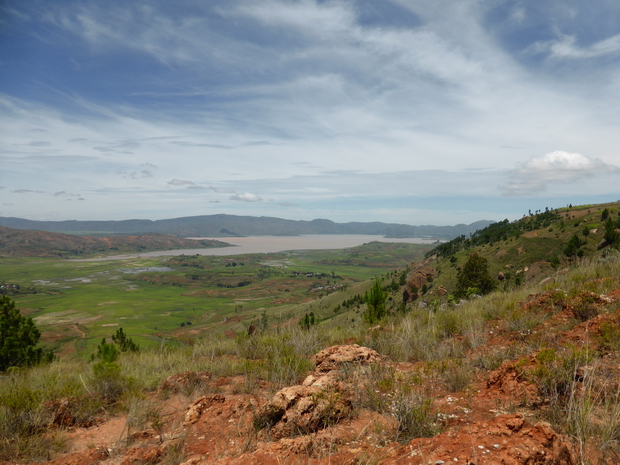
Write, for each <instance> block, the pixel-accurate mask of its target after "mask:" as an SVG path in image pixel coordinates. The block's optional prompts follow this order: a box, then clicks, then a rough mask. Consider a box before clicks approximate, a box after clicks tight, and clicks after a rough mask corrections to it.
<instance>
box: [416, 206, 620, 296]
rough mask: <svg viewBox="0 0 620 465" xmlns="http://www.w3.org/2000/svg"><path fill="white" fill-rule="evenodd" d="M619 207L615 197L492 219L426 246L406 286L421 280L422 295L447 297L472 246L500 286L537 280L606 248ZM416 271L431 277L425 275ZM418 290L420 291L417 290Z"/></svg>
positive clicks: (614, 229) (615, 230)
mask: <svg viewBox="0 0 620 465" xmlns="http://www.w3.org/2000/svg"><path fill="white" fill-rule="evenodd" d="M619 212H620V203H609V204H602V205H586V206H581V207H577V206H576V207H571V208H562V209H558V210H548V211H545V212H535V213H533V214H531V215H527V216H524V217H523V218H522V219H520V220H518V221H514V222H508V221H507V220H506V221H502V222H498V223H494V224H492V225H490V226H488V227H486V228H484V229H481V230H479V231H477V232H475V233H474V234H472V235H471V237H465V236H459V237H457V238H455V239H453V240H451V241H449V242H445V243H443V244H441V245H439V246H437V247H436V248H435V249H433V250H432V251H430V252H428V253H427V254H426V260H424V261H421V262H419V263H417V264H416V265H415V266H414V267H413V272H414V273H412V274H414V275H415V274H416V273H415V271H416V270H417V271H418V273H417V274H418V277H417V278H416V279H413V278H412V279H410V281H409V284H408V286H407V289H408V291H409V292H411V291H412V288H414V287H417V288H418V289H421V288H422V285H423V284H426V288H427V290H428V291H427V293H425V298H426V300H432V299H433V298H440V299H441V300H442V301H446V300H447V299H448V298H449V296H450V294H453V293H454V291H455V288H456V281H457V276H458V273H459V270H461V268H462V266H463V265H464V263H465V262H466V261H467V259H468V257H469V255H470V254H471V253H472V252H473V251H476V252H477V253H478V254H479V255H480V256H482V257H484V258H485V259H486V260H487V262H488V269H489V273H490V275H491V276H492V277H493V278H494V279H495V282H496V285H497V288H499V289H503V290H509V289H514V288H518V287H519V286H521V285H522V284H524V283H533V282H540V281H541V280H543V279H545V278H546V277H547V276H550V275H552V274H554V273H556V272H562V271H563V270H566V269H567V268H568V267H571V266H573V265H574V264H575V263H576V262H578V261H579V260H580V259H581V258H583V257H599V256H604V254H606V253H608V252H609V251H610V249H611V248H612V247H610V246H611V245H612V244H611V243H610V241H609V240H608V237H609V236H614V235H615V236H616V237H617V236H618V234H619V233H620V229H619V228H620V217H619ZM606 238H607V239H606ZM421 274H428V277H430V278H431V279H430V280H429V281H424V280H423V279H421V277H420V275H421ZM417 294H418V296H422V293H421V292H418V293H417Z"/></svg>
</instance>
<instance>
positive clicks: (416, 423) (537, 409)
mask: <svg viewBox="0 0 620 465" xmlns="http://www.w3.org/2000/svg"><path fill="white" fill-rule="evenodd" d="M619 212H620V204H607V205H592V206H586V207H574V208H570V209H560V210H556V211H551V212H544V213H542V212H540V213H534V214H532V215H528V216H527V217H524V218H523V219H522V220H519V221H518V222H513V223H508V222H505V223H502V224H497V225H492V226H491V227H489V228H486V229H483V230H481V231H480V232H479V233H477V234H476V235H474V236H472V237H471V238H467V237H465V238H463V237H461V238H457V240H455V241H453V242H451V243H444V244H442V245H440V246H438V247H437V248H435V249H434V250H432V251H430V252H429V253H428V254H427V256H426V258H425V259H423V260H421V261H416V262H414V263H412V264H411V265H409V266H408V267H407V268H406V269H396V270H394V271H391V272H389V273H387V274H386V275H384V276H382V277H380V278H379V281H378V282H379V283H380V284H381V285H382V288H383V291H384V292H385V294H384V295H383V303H384V304H385V309H386V310H387V314H386V315H385V316H384V317H383V318H382V319H381V320H379V321H377V322H373V323H372V325H371V324H368V323H363V319H364V318H363V317H364V315H366V314H367V310H368V306H369V303H370V302H371V301H372V299H370V298H369V299H364V298H363V297H360V295H362V296H363V294H364V293H365V292H366V291H367V290H369V289H370V287H371V285H372V282H371V281H370V282H364V283H362V282H360V283H357V284H356V285H352V286H351V287H350V288H349V289H347V290H344V291H341V292H333V293H329V294H327V295H322V296H321V297H320V298H318V299H316V300H313V301H311V302H302V303H299V304H298V305H296V306H295V307H293V308H289V312H291V314H292V315H294V316H293V317H292V318H286V319H285V320H284V321H283V320H282V318H280V319H279V320H278V319H277V318H274V317H275V316H277V315H278V309H277V308H276V307H274V308H268V309H266V310H265V311H263V316H262V317H259V318H258V319H257V320H254V321H247V322H244V323H245V325H244V326H243V328H244V329H245V330H244V331H238V332H237V334H236V335H235V334H232V335H231V336H233V337H228V338H227V337H200V338H198V337H196V338H194V339H192V338H191V335H192V333H191V330H188V331H185V332H184V338H183V339H182V341H181V342H180V343H179V344H165V341H164V340H162V342H161V346H160V349H159V350H152V351H146V350H144V351H139V352H124V353H122V354H121V355H120V358H119V359H118V360H117V361H115V362H114V363H112V365H113V366H112V367H110V371H109V372H108V375H106V376H102V375H101V373H100V372H98V371H97V370H96V369H94V366H93V364H89V363H86V362H85V361H81V360H76V359H68V358H67V359H61V360H58V361H56V362H53V363H51V364H50V365H44V366H40V367H36V368H32V369H24V370H15V371H13V372H10V373H7V376H6V379H5V380H4V381H5V382H4V384H2V385H0V405H3V406H5V407H4V410H3V415H2V416H0V433H1V434H2V436H1V437H0V460H9V461H12V460H13V461H14V460H18V459H20V460H22V461H32V460H35V459H38V460H46V462H45V463H50V464H54V465H60V464H78V463H97V464H110V465H111V464H117V463H121V464H127V465H129V464H134V463H136V464H137V463H152V464H156V463H162V464H173V463H174V464H180V463H183V464H187V465H189V464H192V465H197V464H201V465H206V464H212V463H216V464H243V465H251V464H256V465H258V464H268V465H271V464H273V465H276V464H297V463H303V464H310V463H314V464H343V465H344V464H371V463H372V464H403V465H404V464H414V465H427V464H442V463H443V464H447V463H464V464H480V465H494V464H511V465H519V464H540V465H577V464H592V465H603V464H610V465H611V464H617V463H620V281H619V270H620V253H619V252H618V242H619V241H618V239H619V237H618V236H616V235H614V233H617V231H615V229H616V228H615V226H616V223H617V222H618V218H619V217H620V214H619ZM610 220H611V222H610ZM586 228H587V229H588V232H587V233H585V231H586ZM601 229H603V230H604V232H602V231H601ZM574 235H577V236H578V238H579V243H577V242H576V241H575V240H574V239H573V236H574ZM571 244H572V245H571ZM513 248H514V249H515V250H512V249H513ZM580 251H582V252H581V253H580ZM474 252H476V253H478V254H479V255H480V256H482V257H483V258H486V259H487V261H488V265H489V270H490V274H491V275H492V277H493V279H494V280H495V282H496V284H497V285H496V289H495V290H494V291H492V292H490V293H489V294H488V295H484V296H477V295H471V296H467V297H466V298H465V299H463V300H461V301H460V302H458V301H457V299H453V298H452V299H451V298H450V295H453V293H454V291H455V289H456V281H457V274H458V272H459V268H460V269H461V270H462V269H463V268H464V266H465V262H466V261H467V257H468V256H471V255H472V254H473V253H474ZM190 259H191V257H189V258H184V260H185V261H186V262H187V260H190ZM186 264H187V265H189V263H186ZM196 265H202V263H199V262H196ZM171 266H173V264H171ZM244 266H248V265H244ZM526 268H527V269H526ZM201 269H202V268H201ZM530 270H533V271H531V272H530ZM500 271H501V272H502V273H503V274H504V278H503V279H499V272H500ZM509 273H510V277H507V276H506V275H507V274H509ZM517 277H521V279H517ZM401 278H402V279H403V280H404V281H405V283H404V285H402V286H401V285H400V283H401ZM421 278H424V281H425V282H424V283H423V284H425V285H426V289H425V291H424V292H421V288H422V285H421V284H422V283H421V281H419V280H420V279H421ZM188 279H189V278H188ZM331 279H333V277H332V278H331ZM418 284H419V285H418ZM413 287H416V288H418V291H420V293H419V294H416V296H415V297H413ZM440 287H443V288H444V289H445V290H446V292H445V293H443V292H439V289H440ZM405 291H407V293H406V294H405ZM405 295H408V296H409V297H412V298H411V300H408V299H405V300H403V296H405ZM250 325H251V326H250ZM114 329H116V328H114ZM114 329H110V333H112V331H113V330H114ZM129 336H130V337H134V335H133V334H129ZM179 339H180V338H179ZM108 341H109V342H110V343H112V340H111V339H109V338H108ZM112 368H113V369H112ZM16 425H17V426H19V428H18V430H19V432H18V433H17V434H15V430H16V428H15V426H16Z"/></svg>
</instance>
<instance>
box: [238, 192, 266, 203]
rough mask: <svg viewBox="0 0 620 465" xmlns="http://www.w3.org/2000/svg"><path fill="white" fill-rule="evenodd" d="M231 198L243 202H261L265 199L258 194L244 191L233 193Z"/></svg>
mask: <svg viewBox="0 0 620 465" xmlns="http://www.w3.org/2000/svg"><path fill="white" fill-rule="evenodd" d="M230 200H240V201H242V202H261V201H262V200H263V199H262V198H261V197H259V196H258V195H256V194H250V193H249V192H244V193H242V194H235V195H231V196H230Z"/></svg>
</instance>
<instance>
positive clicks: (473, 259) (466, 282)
mask: <svg viewBox="0 0 620 465" xmlns="http://www.w3.org/2000/svg"><path fill="white" fill-rule="evenodd" d="M473 288H475V289H477V290H478V293H480V294H482V295H484V294H488V293H489V292H491V291H492V290H493V289H494V288H495V281H493V278H492V277H491V275H490V274H489V263H488V261H487V259H486V258H484V257H482V256H480V255H478V252H474V253H472V254H471V255H470V256H469V258H468V259H467V261H466V262H465V264H464V265H463V268H462V269H461V271H459V273H458V275H457V281H456V290H455V292H454V295H455V296H456V297H465V296H466V295H467V294H468V289H473Z"/></svg>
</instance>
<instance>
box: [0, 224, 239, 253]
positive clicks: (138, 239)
mask: <svg viewBox="0 0 620 465" xmlns="http://www.w3.org/2000/svg"><path fill="white" fill-rule="evenodd" d="M227 245H229V244H226V243H225V242H220V241H215V240H200V241H196V240H190V239H180V238H178V237H176V236H171V235H165V234H141V235H139V236H111V237H106V238H102V237H88V236H72V235H68V234H60V233H52V232H46V231H25V230H18V229H13V228H7V227H2V226H0V257H75V256H85V255H92V254H96V253H106V252H118V253H123V252H147V251H151V250H172V249H197V248H202V247H225V246H227Z"/></svg>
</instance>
